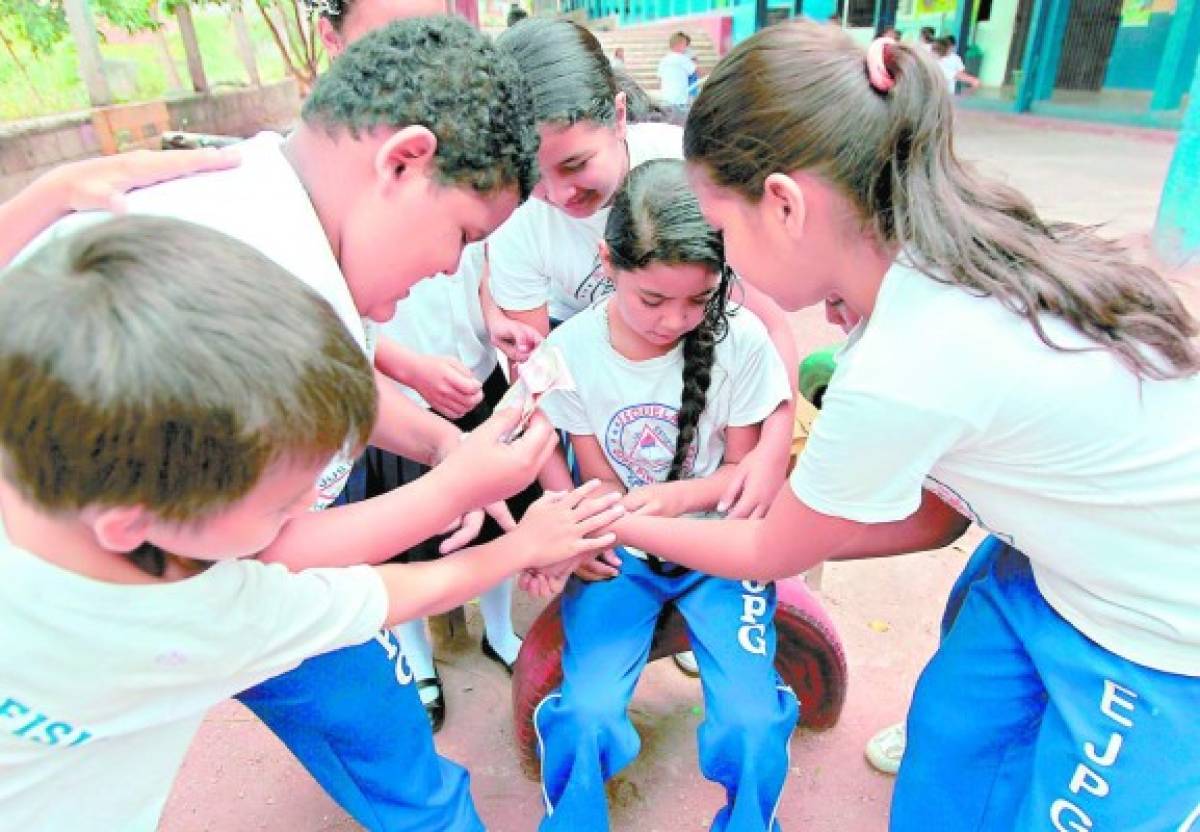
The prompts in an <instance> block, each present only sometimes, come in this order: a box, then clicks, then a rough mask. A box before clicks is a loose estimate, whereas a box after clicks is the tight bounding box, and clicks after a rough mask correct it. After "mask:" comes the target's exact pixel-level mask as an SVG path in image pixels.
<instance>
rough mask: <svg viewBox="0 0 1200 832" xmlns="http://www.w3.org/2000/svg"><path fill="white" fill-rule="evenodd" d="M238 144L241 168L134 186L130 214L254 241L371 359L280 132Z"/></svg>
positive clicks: (71, 226)
mask: <svg viewBox="0 0 1200 832" xmlns="http://www.w3.org/2000/svg"><path fill="white" fill-rule="evenodd" d="M237 147H238V150H239V151H240V153H241V159H242V162H241V164H240V165H239V166H238V167H236V168H231V169H229V170H223V171H214V172H212V173H203V174H199V175H196V176H189V177H186V178H184V179H175V180H172V181H170V182H163V183H161V184H158V185H152V186H150V187H148V188H143V189H141V190H138V191H134V192H133V193H131V194H129V195H128V197H127V204H128V210H129V213H131V214H149V215H154V216H163V217H174V218H176V219H181V220H187V221H189V222H194V223H197V224H199V225H204V226H208V227H209V228H213V229H216V230H217V231H221V232H223V233H225V234H228V235H229V236H230V237H233V238H234V239H237V240H241V241H242V242H244V243H246V244H248V245H251V246H253V247H254V248H256V249H258V250H259V251H260V252H261V253H262V254H264V255H266V256H267V257H269V258H271V259H272V260H274V261H275V262H276V263H278V264H279V265H280V266H282V267H283V268H285V269H287V270H288V271H289V272H291V273H292V275H294V276H295V277H296V278H297V279H299V280H300V281H301V282H302V283H304V284H305V285H307V286H308V287H310V288H311V289H313V290H314V291H316V292H317V294H319V295H320V296H321V297H323V298H324V299H325V300H326V301H328V302H329V304H330V305H331V306H332V307H333V308H334V310H335V311H336V312H337V314H338V317H340V318H341V320H342V323H344V324H345V325H346V329H347V330H349V332H350V334H351V335H352V336H353V337H354V340H355V341H356V342H357V343H358V345H359V346H360V347H362V348H363V351H364V352H365V353H366V354H367V357H368V358H373V356H374V349H375V344H374V342H375V327H374V324H373V323H372V322H370V321H364V320H363V318H362V317H361V316H360V315H359V313H358V310H357V309H356V307H355V305H354V298H353V297H352V296H351V294H350V289H349V287H347V285H346V279H345V278H344V277H343V276H342V271H341V268H340V267H339V266H338V263H337V260H336V259H335V258H334V255H333V251H332V250H331V249H330V248H329V242H328V239H327V238H326V236H325V231H324V230H323V229H322V227H321V222H320V220H319V219H318V218H317V213H316V210H315V209H314V208H313V205H312V202H311V201H310V200H309V198H308V193H307V191H305V189H304V185H303V184H302V183H301V181H300V178H299V177H298V176H297V175H296V171H295V170H294V169H293V168H292V166H291V165H290V164H289V163H288V161H287V159H286V158H285V157H284V155H283V137H282V136H280V135H278V134H276V133H260V134H259V135H257V136H255V137H254V138H252V139H249V140H247V141H245V142H242V143H240V144H239V145H238V146H237ZM109 217H110V215H109V214H107V213H104V212H90V213H86V214H71V215H69V216H67V217H64V218H63V219H61V220H59V221H58V222H57V223H55V224H54V225H53V226H51V227H50V229H48V230H47V231H46V232H44V233H43V234H42V235H41V236H39V237H38V239H36V240H34V241H33V243H31V244H30V245H29V246H28V247H27V248H26V249H25V251H23V252H22V255H21V257H24V256H26V255H27V254H28V253H29V252H32V251H34V250H36V249H37V248H39V247H40V246H42V245H44V244H45V243H46V242H48V241H49V240H51V239H54V238H57V237H60V236H62V235H63V234H68V233H71V232H72V231H77V230H79V229H80V228H82V227H84V226H86V225H92V224H95V223H97V222H100V221H102V220H104V219H108V218H109ZM247 360H253V356H247ZM352 463H353V460H352V459H349V458H347V457H345V456H344V455H340V454H339V455H338V456H337V457H335V458H334V459H333V460H331V461H330V463H329V466H328V467H327V468H326V469H325V470H324V471H323V472H322V474H321V477H320V480H319V481H318V482H319V491H320V497H319V499H318V502H317V504H316V505H315V506H314V508H324V507H326V506H328V505H329V504H330V503H332V502H333V501H334V500H335V499H337V496H338V495H339V494H340V493H341V491H342V488H343V487H344V486H345V484H346V478H347V477H348V476H349V475H350V467H351V465H352Z"/></svg>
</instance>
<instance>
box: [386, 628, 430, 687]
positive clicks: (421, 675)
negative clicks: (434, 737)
mask: <svg viewBox="0 0 1200 832" xmlns="http://www.w3.org/2000/svg"><path fill="white" fill-rule="evenodd" d="M392 635H394V636H395V637H396V640H397V641H399V642H400V650H401V652H403V653H404V658H405V659H406V660H407V661H408V666H409V667H410V668H411V669H412V672H413V673H414V674H416V677H417V679H418V680H419V679H432V678H433V644H431V643H430V641H429V634H428V632H427V631H426V630H425V619H424V618H418V619H416V620H414V621H405V622H404V623H403V624H397V625H396V626H395V627H393V628H392ZM420 694H421V701H422V702H426V701H428V700H430V699H432V698H433V697H434V696H436V695H437V691H436V689H435V688H431V687H430V688H425V689H424V690H422V691H420Z"/></svg>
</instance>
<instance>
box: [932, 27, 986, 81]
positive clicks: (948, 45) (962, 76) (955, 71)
mask: <svg viewBox="0 0 1200 832" xmlns="http://www.w3.org/2000/svg"><path fill="white" fill-rule="evenodd" d="M933 56H934V57H935V58H937V64H938V69H940V70H941V71H942V77H943V78H945V79H946V91H947V92H949V93H950V95H954V94H956V93H957V92H958V82H959V81H961V82H962V83H964V84H966V85H967V86H969V87H970V88H971V89H972V90H977V89H979V79H978V78H976V77H975V76H974V75H971V74H970V73H969V72H967V68H966V64H964V63H963V60H962V58H960V57H959V56H958V52H956V51H955V50H954V38H952V37H950V36H949V35H947V36H946V37H944V38H938V39H937V40H936V41H934V42H933Z"/></svg>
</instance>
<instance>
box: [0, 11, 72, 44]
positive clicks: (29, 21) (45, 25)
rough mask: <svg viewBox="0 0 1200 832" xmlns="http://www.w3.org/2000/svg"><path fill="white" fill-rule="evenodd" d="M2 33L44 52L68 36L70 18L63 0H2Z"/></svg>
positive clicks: (0, 26) (0, 21) (12, 39)
mask: <svg viewBox="0 0 1200 832" xmlns="http://www.w3.org/2000/svg"><path fill="white" fill-rule="evenodd" d="M0 32H2V33H3V34H4V35H5V37H6V38H7V39H8V40H9V41H12V42H15V43H18V44H24V45H27V46H28V47H29V48H30V49H31V50H32V51H33V52H36V53H44V52H46V51H47V50H49V49H50V48H51V47H53V46H54V44H56V43H58V41H60V40H61V39H62V38H63V36H64V35H66V33H67V16H66V14H65V13H64V12H63V8H62V2H61V0H0Z"/></svg>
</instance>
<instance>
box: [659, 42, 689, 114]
mask: <svg viewBox="0 0 1200 832" xmlns="http://www.w3.org/2000/svg"><path fill="white" fill-rule="evenodd" d="M690 44H691V38H689V37H688V36H687V35H686V34H685V33H683V32H675V33H674V34H673V35H671V38H670V40H669V41H668V42H667V47H668V48H667V54H666V55H663V57H662V59H661V60H659V62H658V81H659V84H660V87H659V96H660V98H661V99H662V101H663V103H664V104H666V105H667V106H668V107H670V108H671V109H672V110H673V111H674V113H675V115H676V117H678V118H679V120H680V122H681V123H682V120H683V118H684V117H685V116H686V115H687V109H688V105H689V104H690V103H691V101H692V96H691V88H692V86H691V80H692V75H693V74H695V72H696V62H695V61H693V60H692V58H691V56H689V55H688V54H687V51H688V46H689V45H690Z"/></svg>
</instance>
